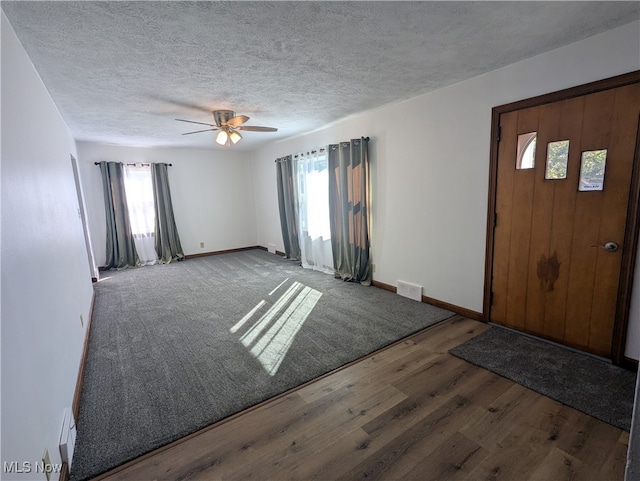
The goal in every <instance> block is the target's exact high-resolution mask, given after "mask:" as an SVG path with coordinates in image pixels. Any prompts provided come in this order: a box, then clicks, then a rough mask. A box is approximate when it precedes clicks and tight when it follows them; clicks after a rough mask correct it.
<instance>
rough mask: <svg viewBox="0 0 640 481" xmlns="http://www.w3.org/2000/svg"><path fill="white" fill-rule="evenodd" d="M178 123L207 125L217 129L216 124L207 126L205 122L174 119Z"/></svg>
mask: <svg viewBox="0 0 640 481" xmlns="http://www.w3.org/2000/svg"><path fill="white" fill-rule="evenodd" d="M176 120H177V121H179V122H189V123H190V124H201V125H208V126H209V127H217V125H216V124H207V123H205V122H196V121H195V120H184V119H176Z"/></svg>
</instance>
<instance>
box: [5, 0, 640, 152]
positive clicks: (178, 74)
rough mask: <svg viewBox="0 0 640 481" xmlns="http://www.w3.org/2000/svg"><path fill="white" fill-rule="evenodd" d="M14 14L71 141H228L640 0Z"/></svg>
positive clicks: (90, 5)
mask: <svg viewBox="0 0 640 481" xmlns="http://www.w3.org/2000/svg"><path fill="white" fill-rule="evenodd" d="M2 10H4V12H5V14H6V15H7V18H8V19H9V22H10V23H11V24H12V26H13V27H14V29H15V31H16V33H17V35H18V38H19V39H20V41H21V42H22V44H23V46H24V47H25V49H26V51H27V53H28V54H29V56H30V58H31V60H32V61H33V63H34V65H35V67H36V69H37V70H38V72H39V73H40V75H41V77H42V79H43V81H44V83H45V85H46V86H47V88H48V90H49V92H50V94H51V96H52V97H53V99H54V101H55V103H56V104H57V106H58V108H59V110H60V112H61V114H62V116H63V117H64V119H65V121H66V122H67V124H68V125H69V127H70V129H71V131H72V134H73V135H74V136H75V138H76V139H77V140H86V141H95V142H105V143H118V144H124V145H137V146H192V147H210V148H215V147H217V146H216V145H215V143H214V135H213V133H209V132H207V133H202V134H195V135H187V136H182V135H181V133H183V132H188V131H191V130H198V126H196V125H194V126H193V127H194V128H191V125H190V124H185V123H182V122H176V121H175V120H174V119H175V118H186V119H192V120H196V121H201V122H211V121H212V116H211V114H210V111H211V110H214V109H221V108H227V109H231V110H235V111H236V112H237V113H238V114H245V115H248V116H250V117H251V120H249V122H247V125H264V126H270V127H277V128H278V129H279V130H278V132H276V133H256V132H245V133H243V135H244V140H243V141H242V142H240V143H239V144H238V145H236V146H234V147H233V148H234V149H238V148H240V149H255V148H258V147H260V146H261V145H264V143H265V142H273V141H275V140H279V139H283V138H287V137H291V136H294V135H297V134H301V133H305V132H309V131H311V130H314V129H317V128H319V127H322V126H323V125H326V124H328V123H330V122H333V121H335V120H338V119H340V118H343V117H346V116H349V115H352V114H354V113H358V112H362V111H365V110H369V109H372V108H375V107H378V106H381V105H384V104H388V103H393V102H398V101H401V100H405V99H408V98H411V97H415V96H417V95H420V94H423V93H426V92H429V91H432V90H434V89H437V88H440V87H443V86H446V85H449V84H452V83H455V82H458V81H461V80H464V79H467V78H471V77H473V76H476V75H479V74H481V73H484V72H488V71H491V70H494V69H496V68H499V67H502V66H504V65H508V64H510V63H513V62H516V61H518V60H521V59H523V58H527V57H531V56H533V55H536V54H539V53H541V52H545V51H549V50H552V49H554V48H558V47H560V46H562V45H566V44H568V43H571V42H574V41H577V40H579V39H582V38H586V37H589V36H592V35H594V34H596V33H599V32H602V31H605V30H609V29H612V28H615V27H617V26H620V25H623V24H625V23H628V22H631V21H634V20H637V19H638V18H639V15H640V3H639V2H608V1H605V2H573V1H572V2H440V1H436V2H395V1H394V2H391V1H389V2H382V1H381V2H311V1H308V2H307V1H304V2H208V1H198V2H174V1H171V2H151V1H142V2H88V1H76V2H58V1H55V2H25V1H20V2H17V1H3V2H2Z"/></svg>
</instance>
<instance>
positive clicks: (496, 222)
mask: <svg viewBox="0 0 640 481" xmlns="http://www.w3.org/2000/svg"><path fill="white" fill-rule="evenodd" d="M497 225H498V213H497V212H494V213H493V228H494V229H495V228H496V226H497Z"/></svg>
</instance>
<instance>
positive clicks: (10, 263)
mask: <svg viewBox="0 0 640 481" xmlns="http://www.w3.org/2000/svg"><path fill="white" fill-rule="evenodd" d="M0 16H1V30H2V110H1V115H2V147H1V156H2V248H1V252H2V255H1V259H2V266H1V270H2V294H1V295H2V308H1V313H2V327H1V334H2V462H3V463H4V462H11V461H17V462H19V463H22V462H30V463H32V467H34V469H35V463H36V462H40V460H41V456H42V453H43V451H44V449H45V448H47V449H48V450H49V454H50V457H51V462H52V463H57V462H60V454H59V451H58V440H59V436H60V428H61V422H62V415H63V410H64V409H65V408H67V407H71V404H72V400H73V394H74V389H75V384H76V377H77V374H78V367H79V364H80V357H81V353H82V347H83V342H84V335H85V328H86V321H87V319H88V317H89V308H90V304H91V297H92V292H93V290H92V285H91V274H90V271H89V263H88V260H87V252H86V250H85V244H84V237H83V232H82V223H81V220H80V218H79V216H78V207H79V206H78V197H77V194H76V189H75V183H74V177H73V170H72V165H71V158H70V155H71V154H73V155H75V144H74V141H73V139H72V138H71V136H70V133H69V131H68V129H67V126H66V125H65V123H64V121H63V120H62V118H61V117H60V115H59V113H58V111H57V109H56V106H55V105H54V104H53V102H52V100H51V98H50V97H49V94H48V92H47V91H46V89H45V87H44V85H43V84H42V82H41V80H40V77H39V76H38V74H37V73H36V71H35V69H34V68H33V65H32V64H31V61H30V60H29V58H28V57H27V55H26V53H25V52H24V50H23V49H22V46H21V45H20V43H19V41H18V39H17V37H16V36H15V33H14V32H13V29H12V28H11V25H10V24H9V22H8V21H7V19H6V17H5V16H4V13H1V14H0ZM80 316H82V317H83V319H84V322H85V327H82V326H81V323H80ZM2 478H3V479H44V476H43V475H42V474H39V475H36V474H35V473H30V474H26V473H25V474H23V475H16V474H13V475H11V474H3V475H2ZM54 479H55V476H54Z"/></svg>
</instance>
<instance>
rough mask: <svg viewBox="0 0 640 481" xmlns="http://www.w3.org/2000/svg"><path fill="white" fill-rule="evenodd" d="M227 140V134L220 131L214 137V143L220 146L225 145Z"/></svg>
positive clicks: (224, 131)
mask: <svg viewBox="0 0 640 481" xmlns="http://www.w3.org/2000/svg"><path fill="white" fill-rule="evenodd" d="M228 140H229V134H228V133H227V131H226V130H221V131H220V132H218V135H216V143H218V144H220V145H226V144H227V141H228Z"/></svg>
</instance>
